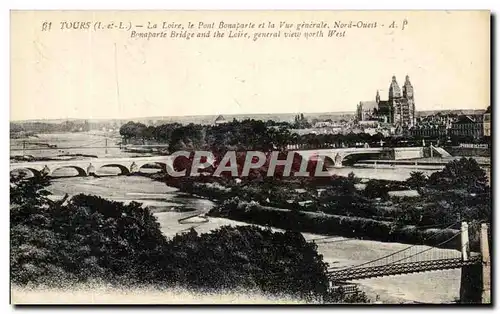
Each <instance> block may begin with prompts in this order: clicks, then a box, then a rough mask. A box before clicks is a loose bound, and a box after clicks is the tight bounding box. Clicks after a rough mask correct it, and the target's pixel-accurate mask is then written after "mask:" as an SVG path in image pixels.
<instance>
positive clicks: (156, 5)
mask: <svg viewBox="0 0 500 314" xmlns="http://www.w3.org/2000/svg"><path fill="white" fill-rule="evenodd" d="M164 2H165V1H161V0H140V1H131V0H120V1H116V2H111V1H110V2H107V3H105V2H104V1H103V0H86V1H83V0H82V1H63V0H58V1H56V0H45V1H43V2H41V1H37V0H30V1H22V0H21V1H17V2H16V3H15V4H11V5H9V3H8V1H2V2H1V4H0V6H1V8H2V10H1V14H2V15H1V16H2V27H1V30H0V34H1V35H0V36H1V39H2V41H1V42H2V43H3V45H2V47H4V48H3V49H2V58H1V60H2V69H3V76H2V79H3V81H2V84H1V85H0V86H1V91H2V93H1V94H2V99H3V105H2V106H0V108H1V112H0V116H1V117H2V119H1V122H0V126H1V129H0V136H1V137H2V140H3V142H4V143H5V144H3V145H2V150H3V151H2V154H1V156H2V158H4V159H3V160H2V164H3V165H5V168H4V167H2V168H1V173H0V177H1V178H4V181H3V182H5V183H6V184H5V185H6V186H7V177H8V173H7V164H8V162H9V160H8V155H9V154H8V153H9V148H8V146H7V145H8V143H9V121H8V120H9V116H10V115H9V106H10V100H9V82H10V80H9V48H8V47H9V44H8V42H9V29H10V23H9V15H10V12H9V11H10V10H13V9H14V10H32V9H37V10H81V9H84V10H117V9H119V10H144V9H148V10H154V9H161V10H166V9H169V10H176V9H177V10H197V9H205V10H218V9H225V10H230V9H232V10H243V9H247V10H259V9H260V10H264V9H268V10H292V9H308V10H321V9H323V10H326V9H329V10H347V9H349V10H394V9H396V10H466V9H476V10H477V9H481V10H491V11H492V12H497V13H498V12H499V11H500V9H499V3H500V1H498V0H474V1H458V0H455V1H448V2H444V1H437V0H420V1H405V0H391V1H389V0H386V1H380V0H379V1H373V0H337V1H335V2H333V1H318V0H309V1H307V0H303V1H297V0H289V1H283V3H279V1H273V0H253V1H245V2H244V3H241V1H230V0H226V1H221V0H212V1H206V0H205V1H203V0H197V1H194V0H184V1H181V0H176V1H169V2H168V4H167V3H164ZM496 23H498V20H497V21H496ZM495 41H496V42H498V33H496V34H495ZM471 44H473V43H471ZM497 53H498V52H497ZM492 70H497V67H495V69H492ZM492 88H493V89H494V90H497V91H498V90H499V87H498V81H496V82H495V86H494V87H493V86H492ZM491 105H492V106H495V107H496V104H493V103H492V104H491ZM493 110H494V113H495V115H494V121H500V120H499V119H500V117H499V116H498V112H499V111H500V109H499V110H496V109H493ZM496 140H498V136H497V137H496ZM497 144H498V143H497V141H495V148H496V147H498V145H497ZM495 156H498V151H497V150H496V149H495ZM494 169H496V166H495V167H494ZM496 185H497V186H496V188H497V187H498V183H497V184H496ZM494 192H498V191H497V189H495V191H494ZM8 193H9V192H8V191H7V187H5V189H2V197H1V199H2V200H3V202H4V204H5V206H4V207H2V209H1V213H2V219H1V221H2V223H3V224H4V226H3V228H1V229H0V230H2V235H1V239H2V241H1V248H0V249H1V253H2V258H1V259H0V261H1V266H2V267H1V270H2V271H1V275H2V280H1V283H2V290H1V292H2V293H1V300H2V301H3V302H2V305H3V308H2V310H3V309H7V310H8V309H11V310H12V309H13V307H12V306H9V305H8V303H9V301H10V300H9V299H8V298H9V273H8V268H9V254H8V252H9V243H8V240H7V239H8V238H9V227H8V221H9V212H8V208H9V205H8V204H7V201H8V199H9V194H8ZM494 195H500V194H498V193H494ZM497 207H498V206H497ZM493 211H494V212H496V214H495V225H496V224H497V221H498V217H499V216H500V212H498V211H497V210H495V209H493ZM494 239H496V238H495V237H494ZM495 251H497V250H496V245H495ZM494 253H496V252H494ZM493 267H494V266H493ZM494 273H496V269H495V272H494ZM494 288H495V289H494V291H495V292H497V291H498V290H499V289H498V287H497V286H496V285H495V286H494ZM494 300H495V301H497V302H498V293H495V296H494ZM153 309H156V310H160V311H165V310H167V311H177V310H176V309H174V308H169V309H165V308H153ZM221 309H226V310H229V311H234V310H237V311H240V310H243V308H217V309H213V308H208V309H207V308H205V309H203V310H210V311H214V310H215V311H219V310H221ZM323 309H325V308H323ZM373 309H375V308H345V309H344V308H342V309H340V308H332V309H329V310H332V311H349V312H351V311H366V310H373ZM402 309H403V310H404V309H406V310H415V309H416V310H419V311H420V310H424V309H423V308H415V307H411V308H400V307H399V308H380V309H378V311H386V310H396V311H398V312H399V311H401V310H402ZM450 309H451V310H454V309H457V308H456V307H454V308H450ZM468 309H472V308H468ZM45 310H48V311H52V310H53V309H50V308H47V309H45ZM74 310H75V309H73V308H68V309H58V312H60V313H70V312H71V311H74ZM93 310H94V311H96V312H98V313H99V312H101V313H104V311H106V309H104V308H100V309H93ZM118 310H120V311H122V310H124V309H122V308H120V309H118ZM130 310H132V311H137V312H140V311H142V310H143V309H142V308H131V309H130ZM191 310H193V311H194V310H196V311H199V310H201V309H189V311H191ZM250 310H252V311H259V312H261V311H262V312H267V311H269V312H271V311H273V312H274V311H283V310H285V311H297V310H306V311H310V310H316V309H313V308H307V309H305V308H289V307H286V308H280V307H273V308H268V309H263V308H250ZM441 310H443V308H435V309H431V308H426V309H425V311H428V312H438V311H441ZM473 310H474V311H477V310H478V309H477V308H474V309H473ZM2 312H3V311H2Z"/></svg>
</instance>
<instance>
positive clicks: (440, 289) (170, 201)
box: [49, 176, 460, 303]
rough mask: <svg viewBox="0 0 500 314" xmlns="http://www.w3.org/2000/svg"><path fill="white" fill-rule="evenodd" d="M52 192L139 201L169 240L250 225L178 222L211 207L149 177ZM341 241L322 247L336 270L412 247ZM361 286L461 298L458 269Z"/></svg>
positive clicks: (57, 187) (424, 298)
mask: <svg viewBox="0 0 500 314" xmlns="http://www.w3.org/2000/svg"><path fill="white" fill-rule="evenodd" d="M49 190H50V191H51V192H52V193H53V194H54V196H55V197H58V198H59V197H62V195H64V194H65V193H69V194H70V195H74V194H78V193H88V194H96V195H99V196H101V197H104V198H107V199H111V200H115V201H121V202H130V201H138V202H141V203H143V204H144V205H145V206H149V207H150V208H151V209H152V211H154V212H155V216H156V217H157V219H158V222H159V223H160V227H161V230H162V232H163V233H164V234H165V235H166V236H167V237H172V236H174V235H175V234H176V233H178V232H182V231H185V230H188V229H189V228H191V227H194V228H195V229H196V230H197V231H198V232H200V233H203V232H209V231H211V230H214V229H216V228H218V227H220V226H223V225H233V226H235V225H246V223H243V222H238V221H233V220H229V219H224V218H213V217H210V218H209V219H208V222H203V221H201V220H191V223H179V222H178V219H180V218H183V217H187V216H190V215H192V212H179V211H180V210H181V209H193V210H197V211H199V212H202V211H207V210H209V209H210V208H211V207H212V206H213V203H212V202H210V201H208V200H205V199H201V198H195V197H189V196H185V195H183V194H181V193H179V192H178V190H177V189H175V188H172V187H168V186H166V185H165V184H163V183H161V182H158V181H153V180H151V179H149V178H146V177H139V176H136V177H123V176H116V177H115V176H110V177H103V178H92V177H79V178H61V179H54V180H53V181H52V184H51V186H50V187H49ZM304 237H305V238H306V239H315V238H323V237H324V236H323V235H319V234H310V233H304ZM342 239H344V238H342V237H337V238H332V239H329V240H331V242H329V243H318V250H319V253H320V254H322V255H323V258H324V260H325V261H326V262H328V263H330V264H335V265H336V266H350V265H358V264H361V263H363V262H366V261H370V260H373V259H376V258H379V257H382V256H385V255H387V254H390V253H392V252H395V251H398V250H400V249H403V248H405V247H408V246H409V245H407V244H400V243H384V242H377V241H367V240H348V241H336V240H342ZM357 283H359V284H360V287H361V288H362V289H363V290H364V291H365V292H367V293H368V295H369V296H370V297H372V298H375V297H376V296H377V295H378V296H379V297H380V301H382V302H388V303H389V302H425V303H448V302H453V301H454V300H455V299H456V298H458V296H459V288H460V270H448V271H438V272H429V273H420V274H412V275H404V276H394V277H383V278H375V279H367V280H361V281H357Z"/></svg>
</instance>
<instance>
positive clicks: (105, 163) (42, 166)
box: [10, 156, 173, 176]
mask: <svg viewBox="0 0 500 314" xmlns="http://www.w3.org/2000/svg"><path fill="white" fill-rule="evenodd" d="M145 165H156V166H160V167H161V168H162V169H163V170H164V171H167V168H171V169H172V168H173V158H172V157H171V156H154V157H129V158H92V159H84V160H61V161H59V160H51V161H36V162H20V163H17V162H13V163H11V164H10V171H11V172H12V171H15V170H29V171H31V172H32V173H33V175H40V174H42V173H44V174H45V175H49V176H50V175H52V173H53V172H54V171H56V170H57V169H62V168H72V169H75V170H76V171H78V175H79V176H87V175H89V174H91V173H96V172H97V171H98V170H99V169H101V168H105V167H107V168H118V169H120V170H121V174H124V175H126V174H130V173H134V172H138V171H139V170H140V169H141V168H142V167H144V166H145Z"/></svg>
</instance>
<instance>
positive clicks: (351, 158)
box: [340, 151, 382, 166]
mask: <svg viewBox="0 0 500 314" xmlns="http://www.w3.org/2000/svg"><path fill="white" fill-rule="evenodd" d="M381 154H382V153H381V152H369V151H368V152H348V153H346V154H344V155H343V156H342V159H341V163H340V166H342V165H344V164H346V165H352V164H354V163H356V162H357V161H359V160H362V159H367V158H368V159H369V158H373V157H376V158H378V157H379V156H380V155H381Z"/></svg>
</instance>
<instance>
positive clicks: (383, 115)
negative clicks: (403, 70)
mask: <svg viewBox="0 0 500 314" xmlns="http://www.w3.org/2000/svg"><path fill="white" fill-rule="evenodd" d="M356 118H357V119H358V121H374V120H375V121H379V122H385V123H390V124H392V125H395V126H400V127H411V126H413V125H415V100H414V93H413V86H412V85H411V83H410V77H409V76H408V75H407V76H406V79H405V83H404V85H403V88H402V89H401V88H400V87H399V84H398V82H397V81H396V77H395V76H393V77H392V82H391V85H389V99H388V100H381V99H380V94H379V92H378V90H377V95H376V96H375V101H361V102H360V103H359V105H358V107H357V110H356Z"/></svg>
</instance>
